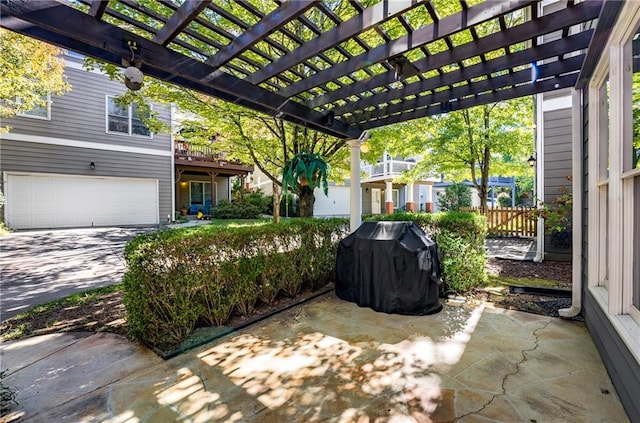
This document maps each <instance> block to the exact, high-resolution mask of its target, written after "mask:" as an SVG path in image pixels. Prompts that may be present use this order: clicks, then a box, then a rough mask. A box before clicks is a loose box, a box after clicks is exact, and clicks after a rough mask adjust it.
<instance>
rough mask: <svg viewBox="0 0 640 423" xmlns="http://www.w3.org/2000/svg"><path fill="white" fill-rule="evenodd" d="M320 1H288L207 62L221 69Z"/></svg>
mask: <svg viewBox="0 0 640 423" xmlns="http://www.w3.org/2000/svg"><path fill="white" fill-rule="evenodd" d="M316 3H318V0H304V1H296V0H288V1H286V2H284V3H283V4H282V5H281V6H280V7H278V8H277V9H276V10H274V11H273V12H271V13H269V14H268V15H267V16H265V17H264V18H263V19H262V20H260V22H258V23H257V24H255V25H254V26H252V27H251V28H249V29H248V30H246V31H245V32H244V33H242V35H240V36H239V37H237V38H236V39H235V40H233V41H231V42H230V43H229V44H227V46H226V47H225V48H223V49H222V50H220V51H218V52H217V53H216V54H214V55H213V56H211V57H210V58H208V59H207V61H206V62H205V63H206V64H207V65H209V66H211V67H213V68H214V69H217V68H219V67H220V66H222V65H224V64H225V63H227V62H228V61H230V60H232V59H233V58H234V57H236V56H238V55H240V54H242V53H243V52H244V51H245V50H247V49H248V48H249V47H251V46H252V45H253V44H255V43H257V42H259V41H262V40H263V39H264V38H266V37H267V36H268V35H269V34H271V33H273V32H275V31H277V30H278V29H280V28H281V27H283V26H284V25H286V24H287V23H289V21H291V20H292V19H295V18H296V17H298V16H300V15H302V14H303V13H304V12H306V11H307V10H309V9H310V8H311V7H313V6H315V5H316Z"/></svg>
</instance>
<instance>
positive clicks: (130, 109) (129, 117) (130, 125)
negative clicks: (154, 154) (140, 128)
mask: <svg viewBox="0 0 640 423" xmlns="http://www.w3.org/2000/svg"><path fill="white" fill-rule="evenodd" d="M115 97H116V96H115V95H106V96H105V108H104V114H105V131H106V132H107V134H116V135H125V136H130V137H138V138H149V139H152V138H153V132H151V130H149V135H140V134H134V133H133V105H132V104H129V105H128V106H127V130H128V132H118V131H110V130H109V100H110V99H113V100H114V101H115ZM151 110H153V105H151Z"/></svg>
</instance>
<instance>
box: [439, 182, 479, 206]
mask: <svg viewBox="0 0 640 423" xmlns="http://www.w3.org/2000/svg"><path fill="white" fill-rule="evenodd" d="M471 204H473V203H472V201H471V188H469V186H467V185H466V184H464V183H462V182H456V183H453V184H451V185H449V186H448V187H445V189H444V193H443V194H442V195H441V196H440V198H438V207H439V208H440V210H441V211H458V210H460V207H471Z"/></svg>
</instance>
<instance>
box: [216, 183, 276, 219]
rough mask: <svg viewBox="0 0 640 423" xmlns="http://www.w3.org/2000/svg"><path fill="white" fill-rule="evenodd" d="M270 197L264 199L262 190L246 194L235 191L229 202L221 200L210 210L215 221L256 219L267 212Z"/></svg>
mask: <svg viewBox="0 0 640 423" xmlns="http://www.w3.org/2000/svg"><path fill="white" fill-rule="evenodd" d="M270 198H271V197H266V196H265V195H264V194H263V193H262V190H257V191H255V192H247V191H245V190H244V189H239V190H236V191H235V192H234V194H233V198H232V199H231V201H229V200H221V201H219V202H218V204H216V205H215V206H213V207H212V208H211V210H212V214H213V216H214V217H215V218H217V219H257V218H258V217H259V216H260V215H261V214H263V213H267V212H268V211H269V206H270V202H271V199H270Z"/></svg>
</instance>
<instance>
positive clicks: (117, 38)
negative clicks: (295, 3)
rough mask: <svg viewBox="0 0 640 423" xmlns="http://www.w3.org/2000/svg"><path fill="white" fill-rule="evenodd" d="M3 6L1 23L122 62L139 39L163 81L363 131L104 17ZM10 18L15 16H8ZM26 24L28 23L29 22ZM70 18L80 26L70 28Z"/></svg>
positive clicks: (54, 5) (337, 131)
mask: <svg viewBox="0 0 640 423" xmlns="http://www.w3.org/2000/svg"><path fill="white" fill-rule="evenodd" d="M3 5H6V7H5V8H3V18H2V24H3V26H5V27H7V29H10V30H13V31H16V32H20V33H23V34H26V35H29V36H32V37H34V38H38V39H41V40H43V41H46V42H50V43H53V44H56V45H59V46H62V47H65V48H71V49H73V50H76V51H78V52H80V53H83V54H86V55H90V56H93V57H96V58H98V59H102V60H105V61H107V62H109V63H113V64H115V65H118V66H120V65H121V60H122V57H128V56H129V55H130V51H129V50H128V48H126V47H125V46H124V45H123V40H130V41H134V42H136V43H137V44H138V45H139V46H141V53H140V54H139V55H136V57H137V58H140V60H142V68H141V70H142V71H143V72H144V73H146V74H148V75H151V76H155V77H157V78H159V79H161V80H165V81H168V82H172V83H176V84H178V85H181V86H184V87H187V88H191V89H194V90H197V91H200V92H203V93H205V94H209V95H213V96H215V97H218V98H221V99H223V100H226V101H230V102H233V103H236V104H240V105H243V106H246V107H249V108H251V109H253V110H257V111H261V112H264V113H268V114H271V115H273V114H274V113H280V114H281V116H280V117H281V118H282V119H284V120H288V121H291V122H294V123H298V124H301V125H304V126H307V127H309V128H312V129H318V130H320V131H323V132H325V133H328V134H331V135H334V136H337V137H339V138H351V137H354V136H355V137H357V136H358V135H359V132H358V129H357V128H350V127H348V125H346V124H344V123H342V122H340V121H335V122H333V125H332V126H331V127H330V128H328V127H326V125H325V123H324V121H325V115H324V114H323V113H319V112H316V111H314V110H311V109H309V108H308V107H306V106H304V105H302V104H300V103H296V102H294V101H289V99H288V98H284V97H282V96H280V95H278V94H277V93H273V92H270V91H268V90H265V89H263V88H260V87H256V86H254V85H252V84H249V83H248V82H246V81H243V80H241V79H239V78H236V77H234V76H232V75H229V74H227V73H225V72H215V73H212V72H213V69H212V68H211V66H208V65H206V64H205V63H202V62H199V61H197V60H195V59H191V58H189V57H187V56H184V55H182V54H180V53H178V52H175V51H173V50H170V49H167V48H164V47H163V46H161V45H158V44H156V43H153V42H151V41H150V40H148V39H144V38H142V37H140V36H137V35H135V34H132V33H130V32H127V31H126V30H125V29H123V28H119V27H116V26H115V25H112V24H110V23H107V22H104V21H96V20H95V19H94V18H93V17H91V16H89V15H87V14H86V13H83V12H81V11H79V10H76V9H73V8H71V7H69V6H66V5H64V4H62V3H58V2H56V1H53V0H41V1H37V2H21V1H17V0H14V1H11V0H8V1H6V2H5V3H3ZM7 17H11V18H9V19H8V18H7ZM27 22H28V24H27ZM69 22H75V23H76V25H73V26H70V25H69V24H68V23H69Z"/></svg>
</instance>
